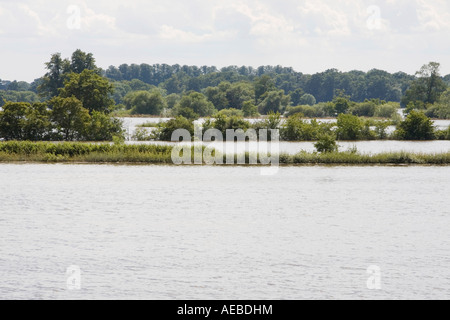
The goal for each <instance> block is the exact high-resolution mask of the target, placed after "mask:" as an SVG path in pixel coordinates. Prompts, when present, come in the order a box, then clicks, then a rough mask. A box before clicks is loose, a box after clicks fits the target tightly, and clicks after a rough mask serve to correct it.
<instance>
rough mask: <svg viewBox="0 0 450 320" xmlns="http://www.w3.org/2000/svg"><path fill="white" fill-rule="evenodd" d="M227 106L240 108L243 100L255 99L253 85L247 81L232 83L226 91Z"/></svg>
mask: <svg viewBox="0 0 450 320" xmlns="http://www.w3.org/2000/svg"><path fill="white" fill-rule="evenodd" d="M226 97H227V100H228V101H229V104H228V107H231V108H235V109H240V110H241V109H242V107H243V104H244V102H245V101H249V100H255V91H254V88H253V85H252V84H251V83H248V82H237V83H233V84H232V85H231V86H230V87H229V88H228V90H227V92H226Z"/></svg>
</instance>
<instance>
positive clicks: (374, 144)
mask: <svg viewBox="0 0 450 320" xmlns="http://www.w3.org/2000/svg"><path fill="white" fill-rule="evenodd" d="M168 120H169V119H166V118H164V119H163V118H125V119H124V127H125V128H126V130H127V132H128V134H129V135H130V136H132V135H133V133H134V132H135V130H136V126H138V125H141V124H143V123H148V122H151V123H158V122H164V121H168ZM320 121H327V122H333V121H335V120H331V119H323V120H320ZM435 125H436V127H437V128H439V129H441V130H442V129H446V128H448V127H449V126H450V120H436V121H435ZM147 130H152V129H151V128H149V129H147ZM394 130H395V128H394V127H390V128H388V131H389V132H393V131H394ZM127 143H128V144H158V145H172V143H166V142H160V141H157V142H137V141H128V142H127ZM269 144H270V143H269ZM314 144H315V142H280V144H279V150H280V152H281V153H287V154H296V153H299V152H300V151H302V150H304V151H307V152H313V151H316V148H315V147H314ZM208 145H211V146H213V147H215V148H216V149H217V150H219V151H221V152H223V153H225V152H226V150H227V148H228V150H231V149H234V148H235V145H234V144H233V143H227V144H226V145H225V146H224V145H223V144H222V143H212V144H208ZM339 146H340V151H346V150H349V149H353V148H355V147H356V149H357V150H358V151H359V152H360V153H371V154H377V153H384V152H399V151H405V152H413V153H445V152H449V151H450V141H390V140H388V141H384V140H377V141H341V142H339ZM237 148H248V149H243V150H247V151H250V152H257V151H258V147H257V146H252V145H249V146H248V147H246V146H241V144H239V143H237V146H236V149H237Z"/></svg>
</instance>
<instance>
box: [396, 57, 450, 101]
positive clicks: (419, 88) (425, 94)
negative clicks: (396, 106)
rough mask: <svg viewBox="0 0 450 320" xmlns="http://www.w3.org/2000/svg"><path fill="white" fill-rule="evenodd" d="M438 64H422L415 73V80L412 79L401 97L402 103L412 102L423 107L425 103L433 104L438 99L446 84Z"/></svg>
mask: <svg viewBox="0 0 450 320" xmlns="http://www.w3.org/2000/svg"><path fill="white" fill-rule="evenodd" d="M440 66H441V65H440V64H439V63H437V62H430V63H429V64H426V65H424V66H422V68H421V69H420V70H419V71H418V72H417V73H416V77H418V78H417V80H415V81H413V83H412V84H411V87H410V89H408V90H407V91H406V93H405V95H404V97H403V98H402V104H403V105H404V106H408V105H409V104H410V103H413V104H415V105H417V106H421V107H422V108H424V107H425V106H426V105H427V104H433V103H435V102H436V101H438V100H439V98H440V96H441V94H442V93H443V92H444V91H445V90H446V88H447V85H446V83H445V82H444V80H443V79H442V77H441V75H440V73H439V69H440Z"/></svg>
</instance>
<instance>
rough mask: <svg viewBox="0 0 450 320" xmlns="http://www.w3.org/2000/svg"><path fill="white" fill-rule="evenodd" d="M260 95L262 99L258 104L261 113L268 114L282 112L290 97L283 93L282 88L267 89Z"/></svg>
mask: <svg viewBox="0 0 450 320" xmlns="http://www.w3.org/2000/svg"><path fill="white" fill-rule="evenodd" d="M262 97H263V98H264V99H263V100H262V102H261V103H260V104H259V106H258V108H259V112H260V113H261V114H269V113H271V112H275V113H277V112H280V113H282V112H284V110H285V109H286V107H288V106H289V104H290V103H291V98H290V97H289V96H287V95H285V94H284V91H283V90H274V91H269V92H266V93H265V94H264V95H263V96H262Z"/></svg>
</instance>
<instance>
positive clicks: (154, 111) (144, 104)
mask: <svg viewBox="0 0 450 320" xmlns="http://www.w3.org/2000/svg"><path fill="white" fill-rule="evenodd" d="M123 100H124V103H125V106H126V107H127V109H130V110H131V114H149V115H161V113H162V112H163V110H164V109H165V108H167V104H166V101H165V99H164V97H163V96H162V94H161V92H160V91H158V90H154V91H151V92H148V91H134V92H131V93H129V94H127V95H126V96H125V98H124V99H123Z"/></svg>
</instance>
